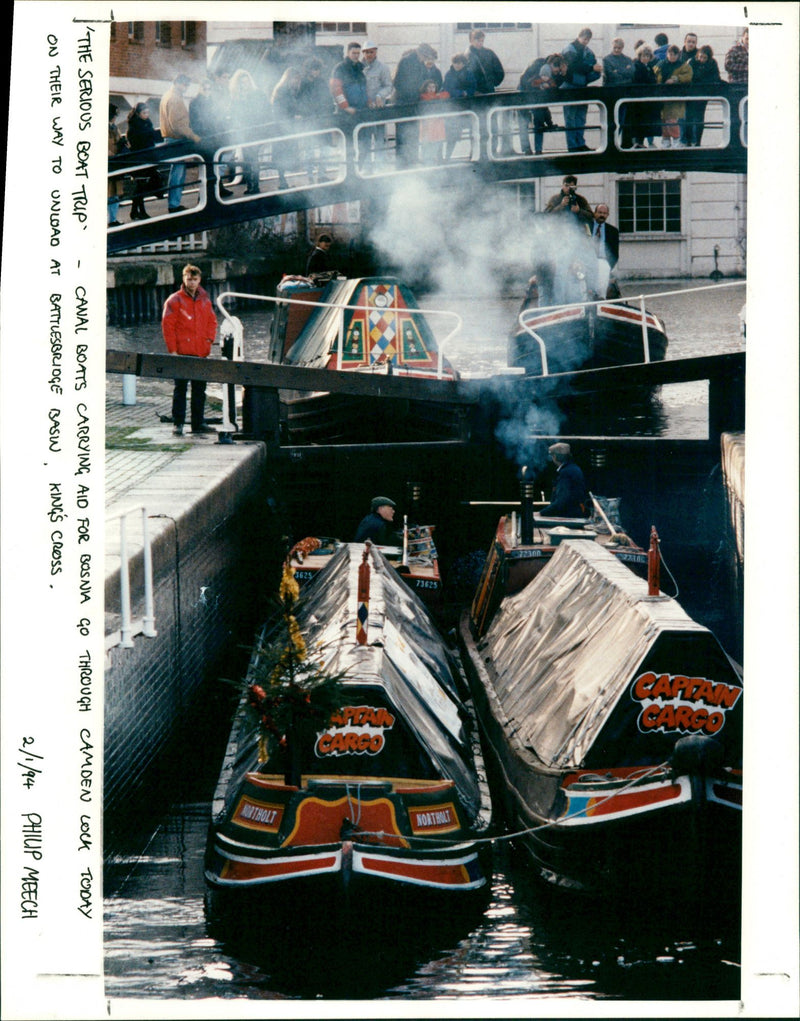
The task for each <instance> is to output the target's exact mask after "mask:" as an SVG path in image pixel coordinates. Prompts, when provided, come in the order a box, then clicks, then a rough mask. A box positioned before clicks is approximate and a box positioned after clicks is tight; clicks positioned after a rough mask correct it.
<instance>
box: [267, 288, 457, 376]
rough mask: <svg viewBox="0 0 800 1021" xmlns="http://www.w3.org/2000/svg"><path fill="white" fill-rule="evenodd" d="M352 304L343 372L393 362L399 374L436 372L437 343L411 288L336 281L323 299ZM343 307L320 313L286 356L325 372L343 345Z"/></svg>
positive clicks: (313, 316)
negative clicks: (340, 341) (340, 342)
mask: <svg viewBox="0 0 800 1021" xmlns="http://www.w3.org/2000/svg"><path fill="white" fill-rule="evenodd" d="M319 301H320V302H325V303H328V304H334V305H337V306H341V305H353V306H357V307H355V308H348V309H346V310H345V313H344V326H343V331H344V332H343V349H342V350H343V355H342V368H343V369H370V368H373V367H377V366H379V365H385V364H387V363H391V364H392V366H393V368H394V369H395V370H396V371H400V372H403V371H408V372H414V371H423V370H424V371H426V372H427V373H429V372H430V371H432V370H435V369H436V367H437V364H438V348H437V345H436V339H435V337H434V335H433V331H432V330H431V326H430V324H429V323H428V321H427V319H426V318H425V316H424V315H419V314H417V315H414V314H412V313H411V312H409V309H417V308H418V307H419V306H418V305H417V303H416V300H415V299H414V296H413V294H412V293H411V291H410V289H409V288H408V287H406V285H405V284H401V283H400V282H399V281H397V280H395V279H393V278H391V277H364V278H358V279H353V280H348V279H336V280H332V281H331V282H330V283H329V284H328V286H327V287H326V288H325V290H324V291H323V293H322V294H321V295H320V298H319ZM339 322H340V309H339V308H318V309H315V310H314V312H313V313H312V314H311V316H310V317H309V319H308V322H307V323H306V324H305V326H304V327H303V330H302V332H301V334H300V336H299V337H298V338H297V340H296V341H295V342H294V344H293V345H292V347H291V348H290V349H289V351H288V352H287V354H286V362H287V363H288V364H290V365H303V366H307V367H309V368H320V369H323V368H326V367H327V366H328V363H329V360H330V359H331V357H333V356H334V355H335V354H336V352H337V350H338V344H339Z"/></svg>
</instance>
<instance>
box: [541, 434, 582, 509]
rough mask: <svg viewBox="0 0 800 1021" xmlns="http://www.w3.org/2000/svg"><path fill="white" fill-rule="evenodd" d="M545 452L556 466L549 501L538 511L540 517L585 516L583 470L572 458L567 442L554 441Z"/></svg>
mask: <svg viewBox="0 0 800 1021" xmlns="http://www.w3.org/2000/svg"><path fill="white" fill-rule="evenodd" d="M547 452H548V454H549V455H550V460H551V461H552V462H553V464H555V466H556V481H555V485H554V486H553V493H552V495H551V497H550V503H549V504H548V505H547V506H546V507H543V508H542V510H540V511H539V515H540V517H544V518H585V517H587V516H588V515H587V507H586V482H585V481H584V478H583V472H582V471H581V470H580V468H579V467H578V466H577V464H575V462H574V461H573V460H572V451H571V450H570V445H569V443H554V444H553V445H552V446H551V447H548V448H547Z"/></svg>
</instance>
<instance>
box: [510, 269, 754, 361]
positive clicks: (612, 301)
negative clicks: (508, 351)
mask: <svg viewBox="0 0 800 1021" xmlns="http://www.w3.org/2000/svg"><path fill="white" fill-rule="evenodd" d="M746 283H747V281H746V280H731V281H728V282H727V283H724V284H708V285H704V286H703V287H685V288H681V289H679V290H675V291H656V292H654V293H653V294H637V295H635V296H633V295H629V296H628V297H624V298H600V299H599V300H597V301H570V302H567V303H566V304H564V305H542V306H538V305H537V306H533V307H531V308H525V309H523V310H522V311H521V312H520V313H519V315H518V316H517V322H518V323H519V325H520V326H521V327H522V329H523V330H525V332H526V333H527V334H528V335H529V336H530V337H532V338H533V339H534V340H535V341H536V343H537V344H538V345H539V351H540V353H541V356H542V375H543V376H547V375H549V372H548V368H547V346H546V345H545V342H544V341H543V340H542V338H541V337H540V336H539V335H538V333H536V331H535V330H534V329H533V328H532V327H531V326H530V325H529V324H528V323H526V322H525V321H524V318H523V317H524V316H526V315H528V316H530V315H533V314H536V315H537V316H538V315H539V313H543V312H559V311H564V310H567V309H574V308H581V309H583V308H592V307H594V306H596V305H630V304H631V303H632V302H638V303H639V307H640V310H641V320H642V355H643V361H644V362H649V361H650V339H649V337H648V330H647V312H646V310H645V305H644V303H645V300H646V299H647V300H649V299H651V298H671V297H674V296H675V295H677V294H696V293H697V292H698V291H718V290H721V289H722V288H726V287H744V286H745V284H746Z"/></svg>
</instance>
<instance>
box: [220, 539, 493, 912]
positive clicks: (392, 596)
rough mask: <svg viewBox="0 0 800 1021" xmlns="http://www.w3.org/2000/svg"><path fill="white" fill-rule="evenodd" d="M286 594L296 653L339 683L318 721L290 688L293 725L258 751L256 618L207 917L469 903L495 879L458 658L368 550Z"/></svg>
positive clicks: (343, 554) (343, 549)
mask: <svg viewBox="0 0 800 1021" xmlns="http://www.w3.org/2000/svg"><path fill="white" fill-rule="evenodd" d="M286 572H288V574H287V573H286ZM291 574H292V569H291V568H290V567H288V565H287V567H286V568H285V574H284V581H285V582H286V580H287V578H290V580H289V581H288V582H287V584H288V586H289V587H291V585H292V584H293V585H294V586H295V587H296V586H297V583H296V581H294V579H293V578H292V577H291ZM296 591H297V594H298V598H297V604H296V605H297V609H296V616H295V617H294V620H295V625H293V627H292V635H293V637H292V643H293V646H294V648H297V642H298V641H302V643H303V648H304V650H306V653H305V659H304V661H305V662H307V663H309V664H310V663H312V661H313V662H315V663H316V662H317V661H318V666H319V668H320V670H321V671H322V672H323V674H324V675H325V676H329V677H332V678H335V679H336V687H335V689H334V690H333V692H332V693H331V692H329V695H328V699H329V703H328V704H327V705H326V704H325V703H323V707H324V708H323V710H322V711H320V712H318V713H317V715H316V716H314V715H313V714H312V715H309V713H311V709H313V705H314V702H313V699H312V696H311V695H308V694H307V695H306V696H305V697H304V696H303V695H302V690H301V692H300V697H299V699H298V705H299V706H300V709H301V710H302V711H300V712H299V715H297V716H296V717H295V724H296V725H295V726H294V728H293V729H292V730H291V731H290V730H289V729H286V730H285V731H284V732H283V733H282V734H278V737H280V740H275V741H272V742H271V743H269V744H268V743H267V742H265V740H264V723H265V718H266V716H267V714H270V715H274V714H273V710H272V709H271V708H269V707H267V708H265V707H266V706H267V699H266V694H265V691H264V689H265V688H269V686H268V684H267V682H266V681H265V680H264V678H265V676H266V675H267V674H269V672H270V670H271V669H272V667H271V665H270V664H271V662H272V660H271V659H270V650H274V649H275V628H274V626H273V625H265V627H264V629H263V631H262V634H261V636H260V639H259V642H258V643H257V646H256V648H255V650H254V652H253V655H252V658H251V660H250V665H249V669H248V674H247V678H246V684H245V692H244V694H243V695H242V698H241V701H240V704H239V708H238V711H237V713H236V716H235V719H234V721H233V726H232V730H231V735H230V740H229V743H228V747H227V751H226V754H225V758H224V762H223V765H222V770H221V774H220V778H219V783H218V786H217V789H216V792H215V796H214V802H213V808H212V820H211V824H210V829H209V836H208V842H207V851H206V861H205V877H206V881H207V888H208V904H209V906H210V911H211V913H212V915H214V916H216V917H219V916H221V915H224V914H225V913H226V912H228V911H229V910H232V911H233V914H232V916H230V917H233V918H236V917H237V916H238V914H239V912H242V911H246V910H249V909H251V908H255V909H257V911H258V912H260V913H262V915H263V913H264V912H266V913H267V914H268V915H270V916H272V915H273V914H276V913H281V912H283V914H284V916H285V915H286V914H287V913H288V918H289V924H290V925H291V924H293V920H296V921H299V919H300V916H301V915H302V916H303V918H307V917H308V915H309V913H311V914H313V913H314V912H318V911H323V912H324V913H325V914H326V915H327V916H328V917H329V918H330V917H332V916H333V915H335V914H336V912H339V911H345V912H346V911H348V910H352V911H353V912H356V913H360V914H361V916H362V918H363V916H364V915H365V913H366V914H367V915H369V916H370V917H373V916H375V917H376V918H377V916H379V915H381V914H382V913H383V912H396V911H397V910H398V905H399V906H400V907H402V905H403V904H404V903H408V904H411V903H412V902H414V899H415V898H420V897H421V898H422V899H423V901H425V902H431V901H436V902H437V903H439V904H440V906H442V905H443V907H442V910H444V911H451V910H455V909H458V908H459V906H464V905H466V904H473V903H474V900H473V899H474V898H475V897H479V896H481V895H482V894H484V893H485V892H486V891H487V890H488V887H489V884H490V879H491V853H490V843H489V837H488V834H489V832H490V829H491V824H492V814H491V799H490V795H489V788H488V783H487V781H486V777H485V773H484V768H483V760H482V756H481V750H480V741H479V737H478V732H477V724H476V722H475V719H474V715H473V712H472V708H471V702H470V699H469V695H468V689H467V686H466V681H465V678H464V677H463V674H461V673H460V666H459V663H458V660H457V657H456V656H455V655H454V653H453V652H452V651H451V650H450V649H449V648H448V647H447V645H446V644H445V642H444V641H443V639H442V638H441V636H440V635H439V633H438V631H437V630H436V628H435V626H434V625H433V623H432V621H431V618H430V617H429V615H428V613H427V611H426V609H425V607H424V606H423V604H422V603H421V602H420V600H419V599H418V598H417V596H416V595H415V594H414V592H413V591H412V590H411V589H410V588H409V587H408V586H407V585H406V584H405V583H404V582H403V580H402V579H401V578H400V577H399V576H398V574H397V571H396V570H395V568H394V567H393V566H392V565H391V564H390V563H389V561H388V560H387V559H386V558H385V557H384V556H383V555H382V554H381V553H380V551H379V550H378V548H377V547H374V546H373V545H372V544H371V543H364V544H361V543H343V544H341V545H340V546H339V547H338V548H337V549H336V551H335V552H334V553H333V555H332V556H331V557H330V560H329V562H328V563H327V565H326V566H325V567H324V568H323V569H322V570H321V571H320V572H319V573H318V574H317V576H316V577H315V578H314V580H313V581H312V582H311V583H310V584H309V585H308V586H307V587H306V588H304V590H303V591H302V595H299V589H296ZM278 645H280V642H278ZM300 658H303V657H300ZM267 722H268V723H271V722H274V721H271V720H267ZM415 903H416V902H415ZM389 917H390V918H391V917H396V915H390V916H389Z"/></svg>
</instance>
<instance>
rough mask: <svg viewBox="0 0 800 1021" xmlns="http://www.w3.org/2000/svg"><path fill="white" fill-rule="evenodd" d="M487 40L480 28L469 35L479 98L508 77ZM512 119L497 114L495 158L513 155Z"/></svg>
mask: <svg viewBox="0 0 800 1021" xmlns="http://www.w3.org/2000/svg"><path fill="white" fill-rule="evenodd" d="M485 39H486V36H485V35H484V33H483V32H482V30H481V29H479V28H473V29H472V31H471V32H470V34H469V49H468V50H467V67H468V68H469V69H470V71H472V73H473V74H474V75H475V81H476V82H477V88H476V90H475V91H476V94H477V95H479V96H490V95H491V94H492V93H493V92H494V91H495V89H496V88H497V86H498V85H500V83H501V82H502V81H503V79H504V78H505V76H506V72H505V70H504V69H503V65H502V63H501V62H500V58H499V57H498V56H497V54H496V53H495V52H494V50H490V49H489V47H488V46H485V45H484V41H485ZM510 117H511V115H510V114H508V113H506V112H505V111H503V110H501V111H499V112H498V113H497V114H496V123H497V125H498V129H497V130H496V131H494V132H492V153H493V155H495V156H508V155H510V154H511V151H512V150H511V138H510V135H509V119H510Z"/></svg>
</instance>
